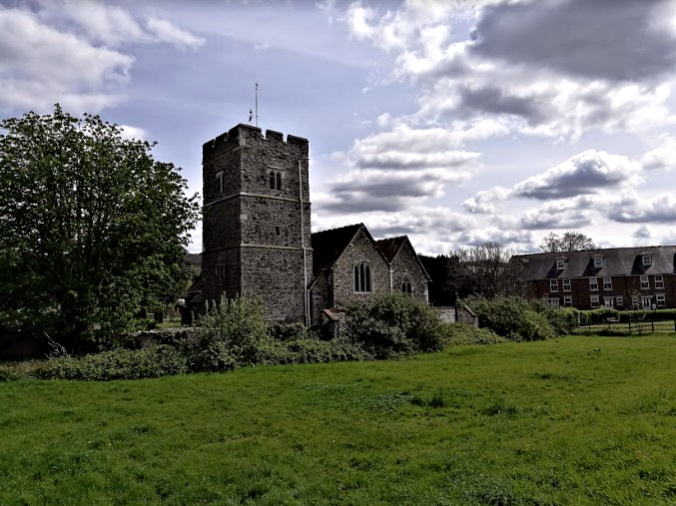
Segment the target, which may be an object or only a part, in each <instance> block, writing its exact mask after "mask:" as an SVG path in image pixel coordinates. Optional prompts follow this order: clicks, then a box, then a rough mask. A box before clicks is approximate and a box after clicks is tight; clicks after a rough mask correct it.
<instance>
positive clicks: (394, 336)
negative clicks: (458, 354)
mask: <svg viewBox="0 0 676 506" xmlns="http://www.w3.org/2000/svg"><path fill="white" fill-rule="evenodd" d="M440 325H441V324H440V321H439V317H438V315H437V314H436V313H435V312H434V311H433V310H432V309H430V308H429V307H427V306H426V305H425V304H422V303H420V302H416V301H415V300H413V299H412V298H411V297H408V296H406V295H404V294H394V295H381V296H377V297H374V298H373V299H371V300H370V301H368V302H366V303H363V304H353V305H351V306H350V307H349V308H348V309H347V313H346V317H345V324H344V332H345V334H346V335H347V336H349V338H350V339H352V341H353V342H354V343H356V344H358V345H359V346H361V347H362V348H363V349H364V350H365V351H366V353H368V354H370V355H372V356H373V357H375V358H392V357H397V356H401V355H407V354H410V353H416V352H419V351H436V350H440V349H441V348H442V347H443V338H442V334H441V328H440Z"/></svg>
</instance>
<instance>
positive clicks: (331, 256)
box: [312, 223, 365, 275]
mask: <svg viewBox="0 0 676 506" xmlns="http://www.w3.org/2000/svg"><path fill="white" fill-rule="evenodd" d="M361 228H365V227H364V224H363V223H357V224H356V225H348V226H347V227H340V228H333V229H331V230H324V231H322V232H315V233H314V234H312V249H313V254H312V256H313V264H314V265H313V267H314V268H313V270H314V273H315V275H316V274H317V273H319V271H321V270H322V269H330V268H331V267H333V264H335V263H336V260H338V259H339V258H340V255H342V254H343V251H345V248H347V246H348V245H349V244H350V243H351V242H352V239H353V238H354V236H355V235H357V232H359V230H360V229H361Z"/></svg>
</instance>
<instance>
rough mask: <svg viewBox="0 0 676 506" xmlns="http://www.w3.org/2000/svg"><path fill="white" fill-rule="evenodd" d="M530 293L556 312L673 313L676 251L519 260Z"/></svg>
mask: <svg viewBox="0 0 676 506" xmlns="http://www.w3.org/2000/svg"><path fill="white" fill-rule="evenodd" d="M512 262H518V263H519V267H521V268H523V271H524V279H525V280H526V282H527V285H528V293H529V296H530V297H533V298H543V299H546V300H547V302H548V303H549V304H550V305H551V306H553V307H575V308H578V309H596V308H599V307H608V308H615V309H632V308H651V309H652V308H657V309H659V308H675V307H676V246H651V247H635V248H612V249H596V250H587V251H566V252H559V253H539V254H533V255H518V256H515V257H513V259H512Z"/></svg>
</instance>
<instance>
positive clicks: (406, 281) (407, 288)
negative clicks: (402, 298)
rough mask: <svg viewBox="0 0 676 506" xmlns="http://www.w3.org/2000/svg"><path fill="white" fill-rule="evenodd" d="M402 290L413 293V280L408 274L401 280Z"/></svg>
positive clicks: (408, 293)
mask: <svg viewBox="0 0 676 506" xmlns="http://www.w3.org/2000/svg"><path fill="white" fill-rule="evenodd" d="M401 292H402V293H405V294H407V295H411V294H412V293H413V288H412V287H411V280H410V279H408V276H407V277H405V278H404V281H402V282H401Z"/></svg>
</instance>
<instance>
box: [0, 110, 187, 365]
mask: <svg viewBox="0 0 676 506" xmlns="http://www.w3.org/2000/svg"><path fill="white" fill-rule="evenodd" d="M0 127H1V128H2V129H3V130H4V132H5V133H4V134H1V135H0V325H4V326H6V327H11V328H12V329H14V331H16V332H17V333H18V334H22V335H34V336H38V337H40V336H42V334H43V331H44V332H46V333H47V334H49V335H50V336H51V337H52V338H53V339H54V340H55V341H56V342H58V343H60V344H62V345H64V346H65V347H66V348H67V349H68V351H69V352H70V353H73V352H85V351H91V350H99V349H105V348H111V347H114V346H116V345H117V344H118V343H117V342H115V339H116V337H117V336H119V335H123V334H125V333H126V332H128V331H129V330H130V329H132V328H133V327H134V318H133V316H134V313H135V312H136V311H137V309H138V308H139V307H140V306H142V305H150V306H152V305H161V304H162V303H163V302H164V301H165V300H166V299H170V298H173V297H174V296H175V295H177V292H178V290H180V288H181V285H182V283H183V277H184V274H185V273H184V272H183V271H182V268H181V263H182V260H183V255H184V253H185V245H186V244H187V240H188V231H189V230H190V229H191V228H192V226H193V224H194V222H195V220H196V218H197V211H198V208H197V201H196V197H193V198H187V197H186V196H185V194H184V190H185V189H186V187H187V183H186V181H185V179H183V178H182V177H181V176H180V174H179V172H178V169H176V168H175V167H174V166H173V165H172V164H169V163H161V162H158V161H155V160H154V159H153V158H152V156H151V154H150V149H151V146H150V144H148V143H147V142H143V141H138V140H127V139H123V138H122V130H121V128H120V127H118V126H116V125H111V124H109V123H105V122H104V121H103V120H101V118H99V117H98V116H90V115H85V116H84V117H83V118H82V119H78V118H75V117H72V116H70V115H69V114H67V113H64V112H63V111H62V110H61V108H60V107H59V106H58V105H57V106H56V108H55V110H54V113H53V114H51V115H44V116H40V115H37V114H35V113H32V112H31V113H28V114H26V115H24V116H23V117H21V118H10V119H5V120H3V121H2V122H1V123H0Z"/></svg>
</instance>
